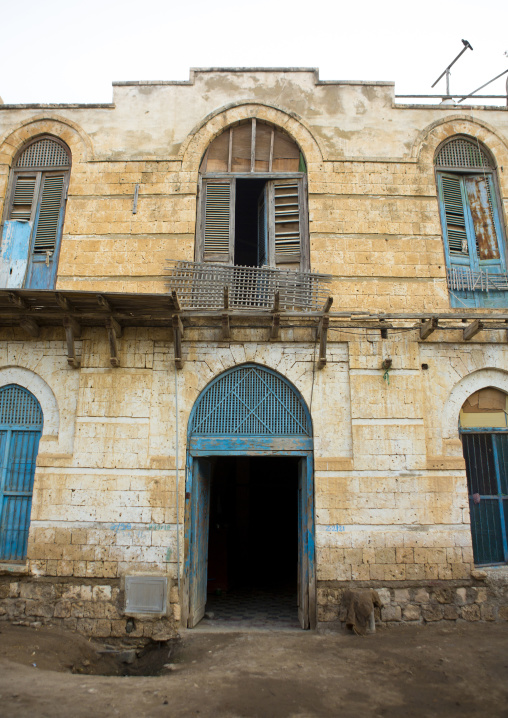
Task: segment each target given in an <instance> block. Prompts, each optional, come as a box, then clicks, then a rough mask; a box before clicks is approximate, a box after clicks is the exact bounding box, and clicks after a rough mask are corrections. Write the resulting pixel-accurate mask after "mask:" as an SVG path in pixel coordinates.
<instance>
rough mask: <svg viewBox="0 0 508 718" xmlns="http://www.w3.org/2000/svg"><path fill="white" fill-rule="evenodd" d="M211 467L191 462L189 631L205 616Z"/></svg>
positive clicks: (202, 461) (198, 462) (198, 460)
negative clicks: (191, 547)
mask: <svg viewBox="0 0 508 718" xmlns="http://www.w3.org/2000/svg"><path fill="white" fill-rule="evenodd" d="M210 475H211V464H210V462H209V461H207V460H206V459H194V462H193V477H192V496H191V502H192V505H191V542H192V545H193V551H192V559H191V572H192V582H191V592H190V606H189V620H188V626H189V628H193V627H194V626H196V625H197V624H198V623H199V621H201V619H202V618H203V616H204V615H205V606H206V588H207V579H208V529H209V518H210Z"/></svg>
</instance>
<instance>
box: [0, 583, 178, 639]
mask: <svg viewBox="0 0 508 718" xmlns="http://www.w3.org/2000/svg"><path fill="white" fill-rule="evenodd" d="M169 598H170V607H169V608H170V610H169V615H168V616H164V617H160V616H156V617H153V618H151V617H149V616H146V615H144V616H142V617H141V616H140V617H134V619H133V620H134V626H132V619H130V618H129V617H128V616H126V615H124V613H123V606H124V603H125V601H124V592H123V590H122V588H121V586H120V580H119V579H116V580H111V581H105V580H104V579H101V580H76V579H67V580H66V579H49V578H31V577H24V576H23V577H17V576H16V577H14V576H0V621H12V622H20V623H22V624H25V625H32V624H33V623H40V624H52V625H59V626H62V627H64V628H68V629H70V630H72V631H78V632H79V633H83V634H84V635H86V636H94V637H96V638H110V637H116V638H121V637H127V636H130V637H131V638H151V639H153V640H156V641H166V640H169V639H170V638H173V637H174V636H176V635H177V632H178V628H177V625H178V624H177V620H178V619H179V615H180V614H179V606H178V605H177V603H176V601H177V600H178V593H177V591H176V589H174V588H173V589H172V590H171V592H170V597H169ZM128 623H129V628H131V630H130V631H129V632H128V631H126V627H127V625H128Z"/></svg>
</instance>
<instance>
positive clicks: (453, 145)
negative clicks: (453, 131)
mask: <svg viewBox="0 0 508 718" xmlns="http://www.w3.org/2000/svg"><path fill="white" fill-rule="evenodd" d="M436 165H437V166H438V167H457V168H468V167H471V168H475V169H478V168H479V167H485V168H489V169H492V167H493V164H492V160H491V159H490V157H489V155H488V154H487V152H486V151H485V150H484V148H483V147H482V146H481V145H480V146H479V145H478V143H475V142H474V141H471V140H466V139H463V138H460V139H456V140H452V141H451V142H447V143H446V144H445V145H444V146H443V147H442V148H441V149H440V150H439V152H438V154H437V157H436Z"/></svg>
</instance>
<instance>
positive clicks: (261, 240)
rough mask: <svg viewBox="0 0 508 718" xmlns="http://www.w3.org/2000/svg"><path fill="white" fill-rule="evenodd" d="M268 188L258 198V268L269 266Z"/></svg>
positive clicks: (264, 188)
mask: <svg viewBox="0 0 508 718" xmlns="http://www.w3.org/2000/svg"><path fill="white" fill-rule="evenodd" d="M266 205H267V202H266V186H265V187H263V190H262V192H261V194H260V195H259V197H258V256H257V261H258V267H264V266H265V265H266V264H268V257H269V254H268V226H267V221H266Z"/></svg>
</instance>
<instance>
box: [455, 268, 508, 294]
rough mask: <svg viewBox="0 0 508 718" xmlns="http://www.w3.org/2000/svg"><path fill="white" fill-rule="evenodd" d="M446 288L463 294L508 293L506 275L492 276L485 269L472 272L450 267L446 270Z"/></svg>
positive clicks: (507, 276) (507, 277)
mask: <svg viewBox="0 0 508 718" xmlns="http://www.w3.org/2000/svg"><path fill="white" fill-rule="evenodd" d="M446 278H447V280H448V288H449V289H451V290H455V291H463V292H503V291H508V274H506V272H505V273H503V274H494V273H493V272H489V271H488V270H487V269H481V270H480V271H473V270H472V269H469V268H468V267H451V268H449V269H447V270H446Z"/></svg>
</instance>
